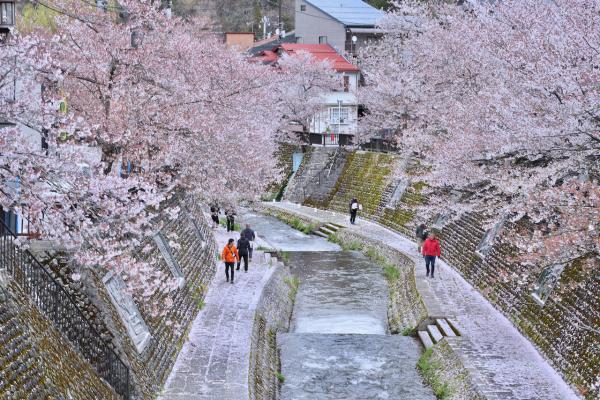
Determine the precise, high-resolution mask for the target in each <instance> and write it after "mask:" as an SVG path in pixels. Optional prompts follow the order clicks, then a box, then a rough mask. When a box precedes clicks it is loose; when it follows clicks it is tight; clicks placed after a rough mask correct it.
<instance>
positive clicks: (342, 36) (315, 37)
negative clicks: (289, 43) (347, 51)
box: [296, 0, 346, 52]
mask: <svg viewBox="0 0 600 400" xmlns="http://www.w3.org/2000/svg"><path fill="white" fill-rule="evenodd" d="M300 6H306V11H300ZM319 36H326V37H327V43H329V44H330V45H332V46H333V47H334V48H335V49H336V50H339V51H340V52H343V51H344V47H345V43H346V28H345V27H344V25H343V24H342V23H340V22H338V21H336V20H334V19H333V18H331V17H330V16H328V15H327V14H325V13H323V12H322V11H320V10H319V9H317V8H315V7H313V6H312V5H310V4H308V3H307V2H306V1H303V0H296V38H301V39H300V40H299V41H298V43H304V44H319Z"/></svg>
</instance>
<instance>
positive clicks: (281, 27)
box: [277, 0, 283, 41]
mask: <svg viewBox="0 0 600 400" xmlns="http://www.w3.org/2000/svg"><path fill="white" fill-rule="evenodd" d="M282 2H283V0H279V18H278V20H277V28H278V29H279V40H280V41H281V39H282V37H283V24H282V23H281V4H282Z"/></svg>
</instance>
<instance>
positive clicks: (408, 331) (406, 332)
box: [401, 326, 417, 336]
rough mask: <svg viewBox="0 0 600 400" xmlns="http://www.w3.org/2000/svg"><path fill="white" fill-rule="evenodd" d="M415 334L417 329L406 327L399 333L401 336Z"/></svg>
mask: <svg viewBox="0 0 600 400" xmlns="http://www.w3.org/2000/svg"><path fill="white" fill-rule="evenodd" d="M416 333H417V328H416V327H414V326H407V327H406V328H404V329H403V330H402V332H401V334H402V336H414V335H415V334H416Z"/></svg>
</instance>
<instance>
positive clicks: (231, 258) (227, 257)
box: [221, 239, 240, 283]
mask: <svg viewBox="0 0 600 400" xmlns="http://www.w3.org/2000/svg"><path fill="white" fill-rule="evenodd" d="M233 242H234V240H233V239H229V240H228V241H227V244H226V245H225V247H224V248H223V252H222V253H221V259H222V260H223V261H225V278H226V279H227V280H226V282H229V271H230V270H231V283H233V269H234V268H233V267H234V265H235V262H236V261H238V262H239V261H240V255H239V253H238V250H237V249H236V247H235V246H234V244H233Z"/></svg>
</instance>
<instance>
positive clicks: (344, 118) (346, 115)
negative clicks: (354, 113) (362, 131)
mask: <svg viewBox="0 0 600 400" xmlns="http://www.w3.org/2000/svg"><path fill="white" fill-rule="evenodd" d="M349 119H350V108H348V107H341V108H340V107H331V108H330V109H329V120H330V122H331V123H332V124H347V123H348V120H349Z"/></svg>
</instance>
